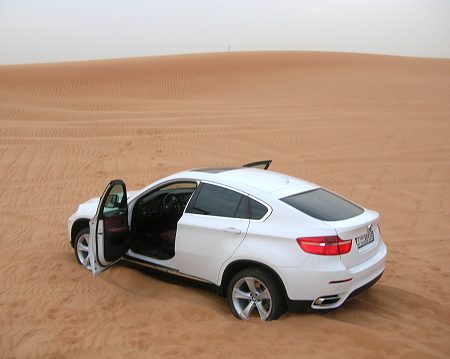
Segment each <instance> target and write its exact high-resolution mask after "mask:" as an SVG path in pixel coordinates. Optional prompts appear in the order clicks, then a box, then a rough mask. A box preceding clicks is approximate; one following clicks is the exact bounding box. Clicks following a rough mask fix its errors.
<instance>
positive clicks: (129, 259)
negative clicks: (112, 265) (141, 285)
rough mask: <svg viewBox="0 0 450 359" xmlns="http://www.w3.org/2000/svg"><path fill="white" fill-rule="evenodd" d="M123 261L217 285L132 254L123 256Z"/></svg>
mask: <svg viewBox="0 0 450 359" xmlns="http://www.w3.org/2000/svg"><path fill="white" fill-rule="evenodd" d="M123 261H124V262H126V263H130V264H132V265H133V266H135V267H139V268H141V267H143V268H145V269H151V270H156V271H159V272H163V273H168V274H172V275H176V276H178V277H182V278H186V279H189V280H193V281H196V282H202V283H206V284H211V285H215V284H214V283H212V282H210V281H207V280H205V279H202V278H198V277H195V276H192V275H189V274H184V273H180V271H178V270H176V269H172V268H168V267H164V266H161V265H158V264H153V263H148V262H146V261H143V260H141V259H138V258H134V257H130V256H127V255H126V256H124V257H123Z"/></svg>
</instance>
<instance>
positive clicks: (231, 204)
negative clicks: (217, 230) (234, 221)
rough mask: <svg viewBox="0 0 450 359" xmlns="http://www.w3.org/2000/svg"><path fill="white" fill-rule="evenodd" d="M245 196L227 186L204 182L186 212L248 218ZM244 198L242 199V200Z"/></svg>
mask: <svg viewBox="0 0 450 359" xmlns="http://www.w3.org/2000/svg"><path fill="white" fill-rule="evenodd" d="M245 198H246V196H243V195H242V194H240V193H238V192H235V191H233V190H230V189H228V188H224V187H220V186H215V185H212V184H209V183H204V184H203V186H202V188H201V190H200V193H199V194H198V196H197V198H196V200H195V203H194V204H193V205H192V207H191V206H189V207H190V208H188V210H187V212H190V213H196V214H204V215H209V216H219V217H232V218H234V217H237V218H248V216H247V213H248V205H247V201H246V200H245ZM243 199H244V200H243Z"/></svg>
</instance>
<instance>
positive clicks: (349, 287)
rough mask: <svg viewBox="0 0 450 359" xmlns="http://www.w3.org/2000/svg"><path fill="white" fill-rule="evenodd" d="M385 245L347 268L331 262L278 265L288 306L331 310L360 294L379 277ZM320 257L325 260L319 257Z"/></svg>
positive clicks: (383, 263)
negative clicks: (289, 266)
mask: <svg viewBox="0 0 450 359" xmlns="http://www.w3.org/2000/svg"><path fill="white" fill-rule="evenodd" d="M386 255H387V248H386V245H385V244H384V243H381V245H380V247H379V249H378V251H377V252H376V253H375V255H373V256H372V257H371V258H369V259H368V260H366V261H364V262H363V263H360V264H358V265H356V266H354V267H351V268H345V266H344V265H343V264H342V262H341V261H340V260H339V259H338V258H336V261H335V262H331V260H329V259H326V260H327V261H328V262H326V263H320V262H319V264H318V263H312V264H311V265H310V266H306V267H305V266H301V267H297V268H278V273H279V274H280V277H281V279H282V280H283V283H284V284H285V288H286V293H287V297H288V298H287V300H288V306H289V308H292V310H294V311H295V308H297V307H298V308H300V309H304V308H305V307H309V308H312V309H333V308H337V307H339V306H340V305H342V304H343V303H344V302H345V301H347V300H349V299H351V298H352V297H354V296H355V295H358V294H360V293H361V292H363V291H364V290H366V289H367V288H369V287H370V286H372V285H373V284H375V283H376V282H377V281H378V279H380V277H381V276H382V274H383V272H384V269H385V260H386ZM322 260H325V258H323V259H322Z"/></svg>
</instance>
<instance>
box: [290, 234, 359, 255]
mask: <svg viewBox="0 0 450 359" xmlns="http://www.w3.org/2000/svg"><path fill="white" fill-rule="evenodd" d="M297 243H298V245H299V246H300V248H301V249H303V250H304V251H305V252H306V253H311V254H319V255H322V256H337V255H340V254H345V253H348V252H350V250H351V249H352V241H351V240H342V239H340V238H339V237H338V236H326V237H304V238H297Z"/></svg>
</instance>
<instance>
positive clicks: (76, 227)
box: [70, 218, 89, 247]
mask: <svg viewBox="0 0 450 359" xmlns="http://www.w3.org/2000/svg"><path fill="white" fill-rule="evenodd" d="M83 228H89V219H88V218H79V219H77V220H76V221H75V222H74V223H73V225H72V228H71V230H70V243H71V244H72V247H73V246H74V243H75V238H76V236H77V234H78V232H80V231H81V230H82V229H83Z"/></svg>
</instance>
